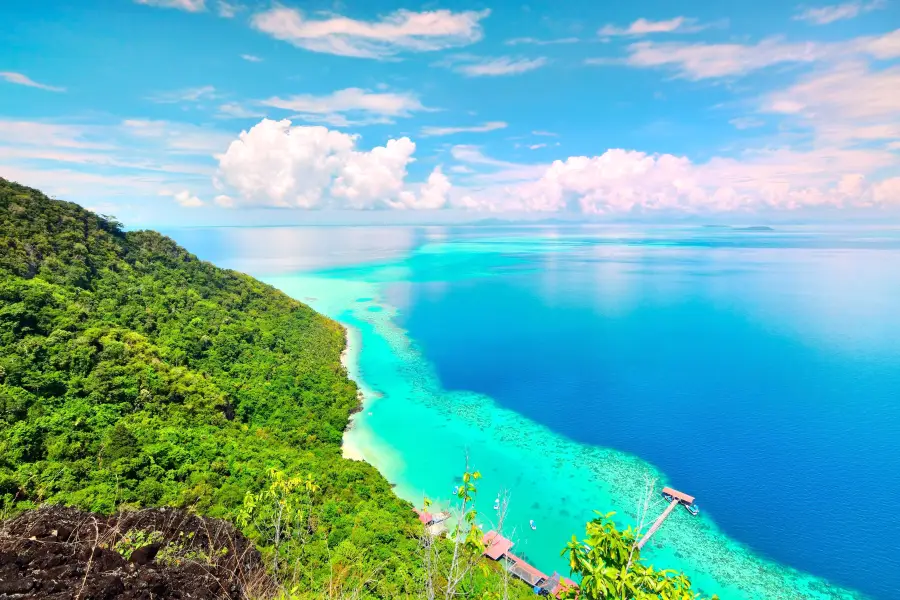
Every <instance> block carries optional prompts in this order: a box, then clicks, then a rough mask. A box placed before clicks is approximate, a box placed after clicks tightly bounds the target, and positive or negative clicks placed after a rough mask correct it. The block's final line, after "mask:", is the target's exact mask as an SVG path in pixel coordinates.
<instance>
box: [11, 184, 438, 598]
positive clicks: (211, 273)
mask: <svg viewBox="0 0 900 600" xmlns="http://www.w3.org/2000/svg"><path fill="white" fill-rule="evenodd" d="M0 249H2V250H0V511H2V514H6V515H10V514H14V513H17V512H20V511H22V510H26V509H29V508H32V507H35V506H37V505H39V504H41V503H54V504H65V505H71V506H75V507H78V508H81V509H84V510H88V511H93V512H95V513H102V514H110V513H113V512H114V511H116V510H120V509H129V508H138V507H145V506H163V505H165V506H174V507H183V508H189V509H191V510H193V511H196V512H198V513H201V514H204V515H207V516H211V517H221V518H224V519H226V520H229V521H232V522H238V521H240V522H242V523H243V524H244V527H243V530H244V533H246V534H248V535H249V536H250V537H251V538H252V539H253V540H255V542H256V543H257V545H258V546H259V547H260V548H261V549H262V550H263V552H264V555H265V556H267V557H268V560H270V561H274V562H275V563H276V564H278V563H280V565H282V567H281V568H282V570H284V569H285V565H293V570H294V572H293V573H291V574H290V577H289V579H290V580H291V581H292V582H296V581H301V582H302V589H304V590H306V591H307V592H309V593H310V594H312V593H313V592H315V595H325V592H323V591H322V590H323V589H324V588H325V586H326V585H327V587H328V594H334V593H335V590H337V591H340V590H342V589H359V590H362V591H363V595H364V596H366V595H368V596H373V597H382V598H394V597H405V596H413V595H417V593H418V591H419V589H420V588H421V579H422V576H421V572H420V571H421V560H420V558H419V540H418V537H419V535H420V533H421V528H420V526H419V523H418V521H417V520H416V519H415V516H414V514H413V512H412V510H411V509H412V507H411V506H410V505H409V504H408V503H407V502H405V501H402V500H400V499H399V498H397V497H396V496H395V495H394V494H393V492H392V491H391V488H390V485H389V484H388V482H387V481H385V480H384V478H383V477H382V476H381V475H380V474H379V473H378V472H377V471H376V470H375V469H374V468H372V467H371V466H370V465H368V464H366V463H363V462H357V461H349V460H345V459H343V458H342V457H341V453H340V443H341V437H342V433H343V430H344V428H345V426H346V424H347V422H348V417H349V415H350V413H351V411H353V410H354V409H355V408H356V407H357V403H358V399H357V388H356V385H355V384H354V383H353V382H352V381H350V380H349V379H348V378H347V374H346V372H345V370H344V368H343V367H342V366H341V363H340V355H341V352H342V350H343V349H344V344H345V339H344V332H343V330H342V328H341V327H340V325H338V324H337V323H335V322H334V321H331V320H329V319H327V318H325V317H323V316H322V315H319V314H317V313H315V312H314V311H313V310H312V309H310V308H309V307H307V306H305V305H303V304H301V303H299V302H297V301H295V300H292V299H290V298H289V297H287V296H286V295H285V294H283V293H281V292H279V291H277V290H275V289H274V288H272V287H270V286H267V285H264V284H262V283H260V282H259V281H256V280H254V279H253V278H251V277H249V276H247V275H243V274H240V273H236V272H234V271H228V270H223V269H219V268H217V267H215V266H213V265H211V264H209V263H206V262H202V261H200V260H198V259H197V258H196V257H194V256H192V255H191V254H190V253H188V252H186V251H185V250H184V249H182V248H180V247H178V246H177V245H176V244H175V243H174V242H173V241H172V240H170V239H168V238H166V237H164V236H162V235H160V234H158V233H155V232H152V231H137V232H125V231H123V229H122V227H121V225H120V224H119V223H117V222H115V221H114V220H111V219H107V218H103V217H100V216H97V215H95V214H93V213H91V212H89V211H87V210H85V209H83V208H81V207H80V206H78V205H76V204H72V203H68V202H61V201H57V200H51V199H49V198H47V197H46V196H45V195H44V194H42V193H41V192H39V191H37V190H34V189H30V188H27V187H24V186H21V185H18V184H15V183H11V182H8V181H5V180H2V179H0ZM298 477H299V478H301V479H302V481H303V490H304V493H303V494H302V495H301V494H297V495H299V496H302V510H300V512H303V513H304V514H305V517H304V519H305V522H304V524H303V527H302V528H301V529H298V531H300V533H295V534H294V535H293V536H292V537H290V536H288V535H287V534H286V533H284V532H278V533H276V532H275V531H274V529H273V527H272V525H271V523H270V522H269V519H268V516H270V515H266V514H264V511H262V509H261V508H260V507H256V508H254V509H253V510H254V511H255V513H254V514H253V515H248V505H247V502H246V501H245V497H246V495H247V494H248V492H250V493H252V494H255V496H254V497H253V498H251V499H250V502H251V504H252V503H253V502H254V501H255V502H256V503H257V504H259V503H260V501H261V499H262V498H264V497H265V498H268V499H269V500H272V499H273V498H275V500H274V501H275V502H276V503H277V501H278V494H279V493H281V492H283V491H284V490H285V489H287V487H289V482H290V481H291V478H294V479H297V478H298ZM294 483H295V484H296V482H294ZM286 486H287V487H286ZM294 487H297V486H296V485H294ZM292 489H293V488H292ZM266 494H268V496H266ZM298 510H299V509H298ZM261 511H262V512H261ZM2 514H0V516H2ZM282 529H284V528H282ZM288 538H289V539H288ZM276 540H277V541H278V542H279V543H277V544H276ZM276 545H277V546H278V550H277V552H276V550H275V547H276ZM276 555H277V556H276ZM376 574H377V576H375V575H376ZM279 575H280V576H282V578H286V577H288V576H287V574H286V573H282V572H280V573H279Z"/></svg>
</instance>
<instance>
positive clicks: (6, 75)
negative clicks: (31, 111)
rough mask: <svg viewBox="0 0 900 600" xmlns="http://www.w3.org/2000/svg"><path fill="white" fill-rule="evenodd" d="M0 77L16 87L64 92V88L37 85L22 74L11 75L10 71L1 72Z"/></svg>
mask: <svg viewBox="0 0 900 600" xmlns="http://www.w3.org/2000/svg"><path fill="white" fill-rule="evenodd" d="M0 77H2V78H3V79H5V80H6V81H7V82H8V83H15V84H16V85H24V86H28V87H33V88H38V89H41V90H46V91H48V92H64V91H66V88H64V87H57V86H55V85H47V84H45V83H38V82H37V81H35V80H33V79H31V78H30V77H28V76H27V75H23V74H22V73H13V72H11V71H2V72H0Z"/></svg>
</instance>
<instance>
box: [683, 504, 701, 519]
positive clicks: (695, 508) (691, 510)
mask: <svg viewBox="0 0 900 600" xmlns="http://www.w3.org/2000/svg"><path fill="white" fill-rule="evenodd" d="M684 507H685V508H686V509H687V511H688V512H689V513H691V514H692V515H694V516H695V517H696V516H697V515H699V514H700V507H699V506H697V505H696V504H685V505H684Z"/></svg>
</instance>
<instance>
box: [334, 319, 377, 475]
mask: <svg viewBox="0 0 900 600" xmlns="http://www.w3.org/2000/svg"><path fill="white" fill-rule="evenodd" d="M338 324H339V325H340V326H341V327H343V329H344V350H343V351H342V352H341V364H342V365H343V366H344V369H346V370H347V377H348V378H349V379H350V380H351V381H353V382H354V383H355V384H356V387H357V393H356V394H357V395H356V398H357V400H358V401H359V405H358V406H357V408H356V410H354V411H353V412H352V413H350V417H349V419H348V420H347V427H346V428H345V429H344V436H343V437H342V438H341V455H342V456H343V457H344V458H346V459H349V460H361V461H365V462H368V463H369V464H372V463H371V462H370V461H367V460H366V457H365V454H364V452H363V450H362V448H361V447H360V444H358V443H357V440H355V439H354V438H355V437H357V436H355V435H353V432H354V431H356V430H358V429H359V423H358V422H357V421H358V420H359V415H360V414H362V412H363V411H364V410H366V409H367V408H368V404H369V402H370V400H371V399H370V398H369V396H368V395H367V394H366V388H365V386H364V385H363V383H362V382H361V378H360V377H359V352H360V349H361V348H360V347H361V346H362V335H361V334H360V332H359V330H358V329H356V328H355V327H352V326H350V325H348V324H346V323H341V322H340V321H338Z"/></svg>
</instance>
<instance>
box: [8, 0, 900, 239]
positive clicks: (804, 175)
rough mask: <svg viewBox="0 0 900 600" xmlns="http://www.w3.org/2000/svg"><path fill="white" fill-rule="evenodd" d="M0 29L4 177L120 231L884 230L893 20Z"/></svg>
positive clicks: (757, 8)
mask: <svg viewBox="0 0 900 600" xmlns="http://www.w3.org/2000/svg"><path fill="white" fill-rule="evenodd" d="M0 17H2V21H3V22H4V23H8V24H12V26H8V27H3V28H2V30H0V49H2V52H0V177H5V178H7V179H11V180H15V181H18V182H20V183H23V184H25V185H29V186H32V187H36V188H39V189H42V190H43V191H45V192H47V193H48V194H52V195H53V196H55V197H58V198H62V199H67V200H72V201H75V202H78V203H80V204H82V205H84V206H87V207H89V208H91V209H93V210H96V211H98V212H100V213H103V214H111V215H115V216H116V217H118V218H119V219H120V220H122V221H123V222H125V223H126V224H127V225H129V226H172V225H241V224H286V223H306V222H309V223H316V222H338V223H341V222H346V223H357V222H379V223H391V222H454V221H460V220H476V219H484V218H532V219H538V218H564V219H570V220H591V221H594V220H601V221H602V220H609V221H617V220H634V219H636V220H653V221H666V220H680V219H690V218H696V219H704V220H708V221H709V220H716V221H735V222H748V221H754V220H755V221H759V222H766V221H769V220H801V221H802V220H818V219H822V220H829V221H834V220H838V221H842V220H859V219H863V220H871V221H874V222H891V223H900V0H870V1H866V0H863V1H859V2H856V1H850V2H839V3H832V4H828V3H812V4H791V3H790V2H781V1H779V2H775V1H770V0H758V1H756V2H752V3H749V2H740V3H738V2H711V1H693V2H678V3H674V2H663V1H659V0H657V1H641V2H630V3H623V2H617V3H613V2H598V1H596V0H569V1H567V2H559V1H550V0H515V1H507V0H485V1H484V2H460V1H454V0H446V1H428V2H417V1H415V0H365V1H360V0H356V1H350V0H343V1H342V0H327V1H324V0H323V1H319V0H309V1H304V2H297V0H285V1H284V2H283V3H273V2H268V1H257V0H233V1H232V0H229V1H223V0H79V2H69V1H61V0H5V1H4V2H3V3H2V4H0Z"/></svg>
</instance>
